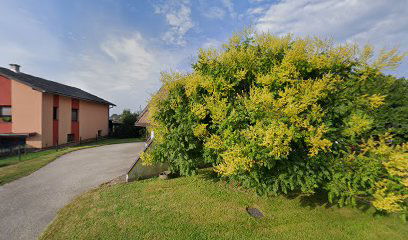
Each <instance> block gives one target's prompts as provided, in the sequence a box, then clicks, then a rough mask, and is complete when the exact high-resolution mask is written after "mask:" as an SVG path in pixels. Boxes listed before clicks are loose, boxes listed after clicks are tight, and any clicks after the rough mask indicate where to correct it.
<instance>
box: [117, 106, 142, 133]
mask: <svg viewBox="0 0 408 240" xmlns="http://www.w3.org/2000/svg"><path fill="white" fill-rule="evenodd" d="M138 116H139V114H138V113H136V112H132V111H130V109H124V110H123V112H122V114H121V115H120V117H119V121H120V123H121V125H119V126H118V127H117V128H116V129H115V131H114V133H113V136H114V137H117V138H135V137H140V136H142V135H143V134H144V130H143V129H140V128H138V127H136V126H135V123H136V121H137V118H138Z"/></svg>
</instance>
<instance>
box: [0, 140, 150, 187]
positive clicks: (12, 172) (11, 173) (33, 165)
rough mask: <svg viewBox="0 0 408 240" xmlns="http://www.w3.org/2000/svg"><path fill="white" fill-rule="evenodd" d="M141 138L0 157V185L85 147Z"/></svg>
mask: <svg viewBox="0 0 408 240" xmlns="http://www.w3.org/2000/svg"><path fill="white" fill-rule="evenodd" d="M138 141H142V139H138V138H128V139H104V140H100V141H96V142H90V143H85V144H82V145H79V146H74V147H65V148H61V149H58V150H56V149H50V150H45V151H41V152H33V153H27V154H22V155H21V159H20V160H19V158H18V156H12V157H6V158H0V185H3V184H5V183H8V182H11V181H14V180H16V179H18V178H21V177H24V176H27V175H29V174H31V173H33V172H35V171H36V170H38V169H40V168H41V167H43V166H45V165H47V164H48V163H50V162H52V161H54V160H55V159H56V158H58V157H60V156H62V155H64V154H67V153H70V152H73V151H76V150H81V149H85V148H91V147H98V146H102V145H109V144H118V143H130V142H138Z"/></svg>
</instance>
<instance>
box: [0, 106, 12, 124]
mask: <svg viewBox="0 0 408 240" xmlns="http://www.w3.org/2000/svg"><path fill="white" fill-rule="evenodd" d="M0 119H1V120H3V122H11V106H0Z"/></svg>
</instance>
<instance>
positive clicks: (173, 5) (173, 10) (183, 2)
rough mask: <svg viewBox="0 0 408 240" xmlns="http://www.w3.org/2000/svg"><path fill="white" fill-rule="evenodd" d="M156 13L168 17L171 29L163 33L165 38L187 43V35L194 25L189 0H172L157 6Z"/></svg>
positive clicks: (183, 44)
mask: <svg viewBox="0 0 408 240" xmlns="http://www.w3.org/2000/svg"><path fill="white" fill-rule="evenodd" d="M155 13H156V14H162V15H164V16H165V17H166V22H167V24H168V25H170V29H169V30H168V31H167V32H166V33H165V34H164V35H163V40H164V41H166V42H168V43H171V44H176V45H180V46H185V45H186V43H187V42H186V40H185V35H186V34H187V32H188V31H189V30H190V29H191V28H193V27H194V23H193V20H192V19H191V7H190V2H189V1H188V0H180V1H177V0H172V1H166V2H164V3H163V4H159V5H156V6H155Z"/></svg>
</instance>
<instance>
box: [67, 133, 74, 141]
mask: <svg viewBox="0 0 408 240" xmlns="http://www.w3.org/2000/svg"><path fill="white" fill-rule="evenodd" d="M74 140H75V134H73V133H70V134H68V135H67V142H73V141H74Z"/></svg>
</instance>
